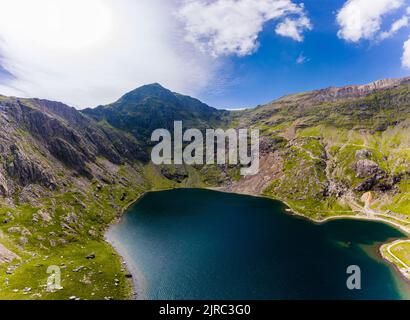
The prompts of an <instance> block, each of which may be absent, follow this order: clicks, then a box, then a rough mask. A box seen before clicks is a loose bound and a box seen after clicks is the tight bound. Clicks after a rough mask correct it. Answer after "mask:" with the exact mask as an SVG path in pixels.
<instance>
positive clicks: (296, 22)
mask: <svg viewBox="0 0 410 320" xmlns="http://www.w3.org/2000/svg"><path fill="white" fill-rule="evenodd" d="M311 29H312V24H311V22H310V20H309V19H308V18H307V17H301V18H299V19H289V18H286V19H285V20H284V21H283V22H281V23H279V24H278V26H277V27H276V30H275V31H276V33H277V34H279V35H281V36H284V37H290V38H292V39H293V40H296V41H299V42H300V41H303V35H302V32H303V31H304V30H311Z"/></svg>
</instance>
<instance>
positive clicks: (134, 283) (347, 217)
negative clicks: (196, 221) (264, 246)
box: [104, 188, 410, 300]
mask: <svg viewBox="0 0 410 320" xmlns="http://www.w3.org/2000/svg"><path fill="white" fill-rule="evenodd" d="M177 189H200V190H201V189H202V190H209V191H215V192H220V193H226V194H237V195H243V196H251V197H256V198H264V199H269V200H274V201H278V202H280V203H282V204H284V205H285V206H286V207H287V208H286V209H285V212H286V213H287V214H288V215H290V216H294V217H298V218H301V219H304V220H307V221H309V222H311V223H313V224H316V225H322V224H325V223H327V222H329V221H333V220H342V219H343V220H362V221H370V222H380V223H384V224H386V225H389V226H391V227H394V228H395V229H398V230H399V231H401V232H403V233H404V234H405V235H406V236H407V237H408V238H409V239H410V230H409V229H407V228H406V227H404V226H402V225H400V224H398V223H395V222H393V221H390V220H388V219H383V218H380V217H371V216H364V215H359V214H357V215H335V216H331V217H327V218H324V219H315V218H312V217H308V216H306V215H303V214H302V213H299V212H297V211H296V210H293V209H291V207H290V206H289V205H288V204H287V203H286V202H285V201H282V200H280V199H275V198H271V197H267V196H264V195H257V194H248V193H239V192H229V191H225V190H223V189H222V188H167V189H161V190H151V191H146V192H144V193H142V194H141V195H140V196H139V197H138V198H136V199H135V200H132V201H130V202H129V203H128V204H127V205H126V206H124V207H123V208H122V209H121V210H120V211H119V213H118V214H117V216H116V218H115V219H114V220H113V221H112V222H111V223H110V224H109V225H108V226H107V228H106V230H105V235H104V240H105V242H106V243H108V244H109V245H111V246H112V247H113V249H114V250H115V251H116V252H117V254H118V255H119V257H120V259H121V261H122V263H123V265H124V266H125V269H126V270H127V273H129V274H131V275H132V279H130V280H131V284H132V297H133V298H134V299H138V297H139V294H140V292H139V291H140V288H139V286H138V285H137V281H138V280H141V273H140V272H138V271H137V272H136V273H137V274H135V272H132V269H134V268H132V267H131V266H130V263H129V262H128V261H127V259H126V257H125V256H126V255H127V254H126V252H125V251H124V250H122V249H121V248H119V246H118V245H117V244H116V243H115V242H116V241H115V239H113V238H111V239H110V236H109V235H108V231H109V230H110V228H111V227H112V226H114V225H116V224H118V223H120V221H121V219H122V218H123V217H124V215H125V214H126V213H127V211H128V210H129V209H130V208H131V207H132V206H134V205H135V204H137V203H138V202H139V201H141V200H142V199H143V198H144V197H145V196H146V195H147V194H148V193H155V192H162V191H171V190H177ZM352 212H353V211H352ZM387 244H388V243H383V244H381V245H380V247H379V249H378V251H379V253H380V255H381V257H382V258H383V259H384V260H385V261H387V262H388V263H390V264H391V265H392V266H393V267H394V269H395V270H396V271H398V273H399V275H400V276H401V278H402V279H404V280H405V281H406V282H407V283H410V279H408V278H407V277H405V275H404V274H403V273H402V272H400V269H399V268H398V267H397V266H396V264H395V263H393V262H391V261H390V260H389V259H387V257H385V256H384V255H383V252H382V251H381V248H382V247H383V246H384V245H387ZM137 275H139V276H138V277H137ZM134 299H132V300H134Z"/></svg>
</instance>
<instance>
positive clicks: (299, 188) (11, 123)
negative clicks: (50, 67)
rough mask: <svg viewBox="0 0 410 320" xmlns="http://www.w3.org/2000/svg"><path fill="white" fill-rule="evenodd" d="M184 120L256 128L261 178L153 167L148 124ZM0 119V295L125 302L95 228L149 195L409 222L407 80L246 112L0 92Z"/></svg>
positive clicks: (122, 273) (120, 277) (181, 102)
mask: <svg viewBox="0 0 410 320" xmlns="http://www.w3.org/2000/svg"><path fill="white" fill-rule="evenodd" d="M179 120H181V121H183V124H184V126H185V127H186V128H198V129H201V130H204V129H206V128H255V129H259V130H260V133H261V142H260V152H261V158H260V171H259V173H258V174H257V175H255V176H250V177H241V176H240V174H239V168H238V167H235V166H228V165H226V166H216V165H205V166H198V165H196V166H188V165H182V166H173V165H170V166H155V165H153V164H152V163H151V162H150V157H149V153H150V149H151V147H152V143H151V142H150V135H151V133H152V131H153V130H155V129H158V128H165V129H172V127H173V123H174V121H179ZM0 126H1V127H2V130H1V131H0V159H1V160H0V161H1V165H0V195H1V197H0V202H1V205H0V223H1V225H0V283H5V287H4V288H3V289H1V290H0V298H4V299H28V298H31V299H33V298H35V299H68V298H70V297H71V298H73V299H74V298H76V297H81V298H82V299H104V298H105V299H125V298H128V297H130V294H131V291H132V288H131V285H130V282H129V281H128V280H127V278H130V277H131V275H129V274H127V271H126V269H125V267H124V265H123V264H122V263H121V259H120V257H118V255H117V254H116V252H115V251H114V249H113V248H112V247H111V246H110V245H108V244H107V243H106V242H105V241H104V233H105V230H106V228H107V227H108V226H109V224H110V223H111V222H112V221H114V220H115V219H116V218H118V217H120V216H121V214H122V212H123V210H124V209H125V208H127V207H128V206H129V205H130V204H132V203H133V202H134V201H135V200H136V199H138V198H139V197H140V196H141V195H143V194H144V193H145V192H148V191H155V190H162V189H168V188H178V187H198V188H217V189H219V190H222V191H227V192H236V193H245V194H252V195H260V196H266V197H270V198H274V199H279V200H281V201H283V202H285V203H286V204H287V205H288V206H289V207H290V209H292V211H293V212H294V213H297V214H300V215H303V216H306V217H309V218H311V219H313V220H324V219H327V218H331V217H335V216H340V215H350V216H363V217H367V218H374V219H380V220H384V221H388V222H391V223H394V224H396V225H398V226H400V227H401V228H409V226H410V78H402V79H387V80H380V81H376V82H374V83H371V84H368V85H361V86H346V87H343V88H327V89H322V90H316V91H311V92H306V93H300V94H293V95H288V96H285V97H282V98H280V99H278V100H275V101H273V102H271V103H269V104H266V105H263V106H258V107H257V108H254V109H247V110H243V111H225V110H218V109H215V108H212V107H210V106H208V105H206V104H204V103H202V102H201V101H199V100H197V99H194V98H191V97H188V96H184V95H181V94H177V93H174V92H171V91H170V90H167V89H165V88H163V87H162V86H161V85H159V84H151V85H146V86H143V87H140V88H138V89H135V90H133V91H131V92H129V93H127V94H125V95H124V96H123V97H121V98H120V99H119V100H118V101H116V102H114V103H112V104H110V105H106V106H98V107H96V108H89V109H85V110H82V111H79V110H76V109H74V108H71V107H69V106H67V105H64V104H62V103H59V102H52V101H47V100H40V99H23V98H15V97H5V96H0ZM49 265H57V266H60V267H61V268H62V270H66V272H65V278H64V289H63V290H57V291H56V292H50V291H53V290H47V288H45V287H44V284H45V283H47V278H48V276H49V275H48V274H47V273H46V272H45V271H44V270H43V269H44V268H45V266H49ZM43 271H44V272H43ZM0 287H1V286H0Z"/></svg>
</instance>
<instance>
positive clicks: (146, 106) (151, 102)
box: [83, 84, 229, 142]
mask: <svg viewBox="0 0 410 320" xmlns="http://www.w3.org/2000/svg"><path fill="white" fill-rule="evenodd" d="M83 113H84V114H86V115H88V116H90V117H92V118H93V119H95V120H97V121H99V122H101V121H106V122H107V123H109V124H110V125H112V126H113V127H115V128H118V129H120V130H123V131H125V132H129V133H132V134H133V135H134V136H135V137H136V138H138V139H139V140H142V141H146V142H149V139H150V137H151V133H152V132H153V131H154V130H156V129H162V128H164V129H168V130H172V129H173V126H174V121H183V124H184V127H186V128H198V129H205V128H209V127H224V126H226V124H227V123H228V122H229V112H226V111H222V110H217V109H214V108H211V107H209V106H208V105H206V104H204V103H202V102H200V101H199V100H197V99H194V98H191V97H188V96H183V95H180V94H177V93H174V92H171V91H169V90H167V89H165V88H163V87H162V86H161V85H159V84H151V85H146V86H143V87H140V88H138V89H135V90H133V91H131V92H129V93H127V94H125V95H124V96H123V97H121V98H120V99H119V100H118V101H116V102H114V103H112V104H110V105H107V106H99V107H97V108H95V109H86V110H84V111H83Z"/></svg>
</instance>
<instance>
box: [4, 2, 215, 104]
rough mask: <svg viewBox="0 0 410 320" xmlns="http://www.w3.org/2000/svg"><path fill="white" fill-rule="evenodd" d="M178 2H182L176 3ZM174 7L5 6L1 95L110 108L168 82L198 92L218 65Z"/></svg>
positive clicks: (93, 4)
mask: <svg viewBox="0 0 410 320" xmlns="http://www.w3.org/2000/svg"><path fill="white" fill-rule="evenodd" d="M173 1H176V0H173ZM173 1H169V0H150V1H135V0H86V1H83V0H36V1H32V0H0V65H1V66H2V67H3V68H5V69H6V70H7V71H8V72H10V73H11V74H12V75H13V76H14V77H13V78H12V79H4V78H3V80H0V81H1V84H0V94H6V95H15V96H28V97H33V96H35V97H40V98H47V99H53V100H59V101H63V102H66V103H68V104H72V105H75V106H79V107H85V106H94V105H97V104H105V103H109V102H112V101H114V100H116V99H117V98H118V97H119V96H121V95H122V94H124V93H125V92H126V91H129V90H132V89H134V88H135V87H137V86H140V85H143V84H146V83H151V82H160V83H161V84H163V85H164V86H167V87H170V88H171V89H173V90H175V91H179V92H182V93H187V94H193V95H195V94H196V93H198V92H199V91H200V90H201V89H202V88H203V87H205V86H206V85H207V84H208V82H210V79H212V77H213V71H214V68H215V65H216V64H217V61H215V60H213V59H211V58H210V57H206V56H205V55H203V54H201V53H199V52H198V51H197V50H196V49H195V48H193V46H192V45H189V44H187V43H186V42H185V41H183V39H181V35H180V34H179V33H178V32H179V31H178V30H180V29H179V28H180V25H179V23H178V22H177V21H176V19H175V17H174V16H173V14H172V10H173V9H174V8H175V4H176V3H175V2H173Z"/></svg>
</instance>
